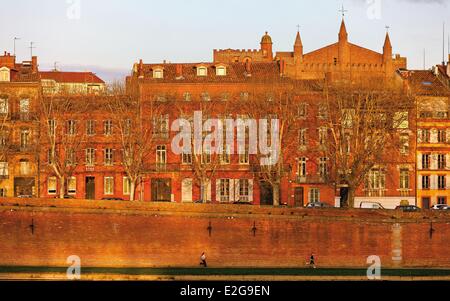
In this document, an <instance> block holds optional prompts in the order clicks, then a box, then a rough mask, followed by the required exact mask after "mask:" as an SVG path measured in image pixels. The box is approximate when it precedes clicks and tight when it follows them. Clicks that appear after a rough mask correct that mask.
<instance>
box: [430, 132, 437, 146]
mask: <svg viewBox="0 0 450 301" xmlns="http://www.w3.org/2000/svg"><path fill="white" fill-rule="evenodd" d="M437 138H438V131H437V129H432V130H431V134H430V142H431V143H437V142H438V139H437Z"/></svg>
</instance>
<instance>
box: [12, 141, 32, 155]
mask: <svg viewBox="0 0 450 301" xmlns="http://www.w3.org/2000/svg"><path fill="white" fill-rule="evenodd" d="M11 151H12V152H16V153H32V152H36V151H37V148H36V145H35V144H34V143H30V144H14V145H11Z"/></svg>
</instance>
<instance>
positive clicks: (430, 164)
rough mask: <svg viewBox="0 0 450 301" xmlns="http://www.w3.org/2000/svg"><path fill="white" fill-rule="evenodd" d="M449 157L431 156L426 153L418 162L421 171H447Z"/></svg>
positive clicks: (444, 155)
mask: <svg viewBox="0 0 450 301" xmlns="http://www.w3.org/2000/svg"><path fill="white" fill-rule="evenodd" d="M447 156H448V154H430V153H425V154H422V155H421V159H420V161H419V162H418V163H419V164H418V165H419V166H418V167H419V169H420V170H426V169H438V170H445V169H447V163H449V162H447V161H448V160H447Z"/></svg>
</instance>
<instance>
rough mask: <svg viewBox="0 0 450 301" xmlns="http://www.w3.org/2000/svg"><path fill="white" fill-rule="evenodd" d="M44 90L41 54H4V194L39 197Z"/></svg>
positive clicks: (0, 76) (0, 62) (0, 180)
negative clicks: (40, 109) (39, 115)
mask: <svg viewBox="0 0 450 301" xmlns="http://www.w3.org/2000/svg"><path fill="white" fill-rule="evenodd" d="M40 96H41V93H40V83H39V75H38V64H37V57H35V56H33V57H32V59H31V61H24V62H21V63H19V62H16V57H15V56H14V55H11V54H9V53H6V52H5V53H4V54H3V55H1V56H0V115H1V128H0V131H1V133H0V135H1V137H0V139H1V140H0V144H1V145H0V151H1V162H0V164H1V171H0V172H1V175H0V194H1V195H2V196H7V197H14V196H15V197H17V196H38V194H39V191H38V190H39V189H38V187H39V183H38V160H37V152H36V145H37V142H38V141H37V137H38V127H37V118H36V117H37V115H36V112H37V105H38V101H39V98H40Z"/></svg>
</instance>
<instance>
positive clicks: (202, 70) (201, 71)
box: [197, 67, 208, 76]
mask: <svg viewBox="0 0 450 301" xmlns="http://www.w3.org/2000/svg"><path fill="white" fill-rule="evenodd" d="M207 75H208V69H207V68H206V67H197V76H207Z"/></svg>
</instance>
